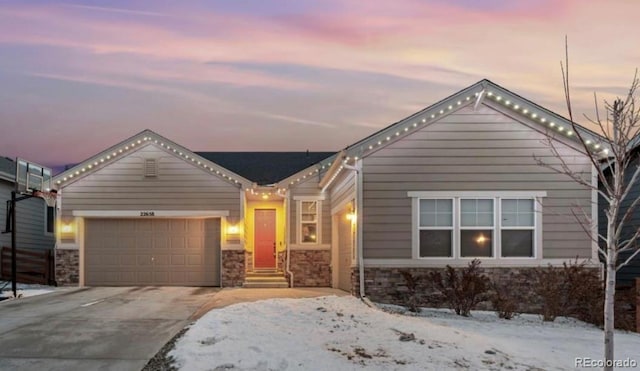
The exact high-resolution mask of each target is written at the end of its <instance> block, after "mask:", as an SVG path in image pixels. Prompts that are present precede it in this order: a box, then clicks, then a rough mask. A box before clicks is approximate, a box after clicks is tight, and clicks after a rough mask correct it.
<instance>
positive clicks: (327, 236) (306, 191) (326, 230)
mask: <svg viewBox="0 0 640 371" xmlns="http://www.w3.org/2000/svg"><path fill="white" fill-rule="evenodd" d="M319 182H320V179H319V176H318V175H317V174H316V175H313V176H311V177H310V178H309V179H307V180H305V181H302V182H301V183H299V184H296V185H294V186H292V188H291V201H292V202H291V219H290V220H291V228H290V229H291V231H290V233H291V235H290V237H291V243H292V244H297V243H298V229H299V226H298V201H296V200H294V197H296V196H324V200H322V213H321V216H320V217H321V221H320V222H321V227H320V228H321V230H320V233H321V241H320V243H321V244H330V243H331V197H330V195H329V194H328V193H324V194H323V193H322V189H321V188H319V187H318V184H319Z"/></svg>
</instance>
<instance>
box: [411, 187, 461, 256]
mask: <svg viewBox="0 0 640 371" xmlns="http://www.w3.org/2000/svg"><path fill="white" fill-rule="evenodd" d="M418 228H419V230H420V231H419V234H420V246H419V250H420V257H451V256H453V255H452V250H451V246H452V245H453V244H452V242H453V200H452V199H432V200H420V224H419V227H418Z"/></svg>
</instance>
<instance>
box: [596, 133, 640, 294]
mask: <svg viewBox="0 0 640 371" xmlns="http://www.w3.org/2000/svg"><path fill="white" fill-rule="evenodd" d="M638 140H640V137H637V138H636V140H634V141H632V143H638ZM631 153H632V154H633V157H634V160H633V161H632V162H631V163H630V164H629V167H628V169H627V171H626V172H625V182H629V181H630V180H631V177H632V176H633V173H634V171H635V169H636V168H637V166H638V165H639V164H640V158H639V157H638V154H640V146H638V145H637V144H636V145H635V146H634V147H633V148H632V149H631ZM607 170H608V169H604V171H605V175H609V173H608V171H607ZM601 187H602V184H601ZM638 197H640V183H637V182H636V184H635V185H634V186H633V187H632V189H631V191H630V192H629V194H628V195H627V198H625V200H624V201H623V202H622V207H621V208H620V216H622V215H624V214H625V213H626V212H627V210H628V209H629V206H630V205H631V203H632V202H633V201H634V200H636V199H638ZM598 206H599V207H600V213H599V215H598V217H599V220H598V226H599V233H600V234H601V235H603V236H606V235H607V217H606V215H605V212H604V210H605V209H606V208H607V206H608V205H607V204H606V202H605V201H604V199H603V198H602V197H599V199H598ZM639 228H640V208H636V209H635V210H634V211H633V212H632V213H631V217H630V218H629V219H628V220H627V221H626V222H625V223H624V227H623V229H622V235H621V236H620V241H625V240H627V239H629V238H631V237H632V236H633V234H634V233H635V232H636V231H637V230H638V229H639ZM638 245H640V242H636V246H638ZM601 246H602V247H604V246H605V244H604V243H602V244H601ZM639 248H640V247H639ZM633 252H634V251H633V250H632V251H626V252H623V253H620V255H619V256H618V264H621V263H622V262H624V261H626V260H627V259H628V258H629V257H630V256H631V255H632V254H633ZM636 278H640V254H638V255H636V256H635V257H634V258H633V259H632V260H631V261H630V262H629V263H628V264H627V265H625V266H624V267H622V268H620V269H619V270H618V272H617V273H616V282H617V284H618V286H621V287H622V286H633V285H634V282H635V279H636Z"/></svg>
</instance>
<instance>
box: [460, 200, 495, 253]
mask: <svg viewBox="0 0 640 371" xmlns="http://www.w3.org/2000/svg"><path fill="white" fill-rule="evenodd" d="M493 226H494V222H493V199H461V200H460V256H461V257H463V258H479V257H482V258H488V257H492V256H493V240H494V239H493Z"/></svg>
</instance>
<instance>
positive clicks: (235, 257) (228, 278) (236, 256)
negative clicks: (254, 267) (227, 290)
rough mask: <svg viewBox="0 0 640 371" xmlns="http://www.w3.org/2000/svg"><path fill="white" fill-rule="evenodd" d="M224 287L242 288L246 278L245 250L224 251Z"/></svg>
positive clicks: (222, 278) (222, 256) (222, 253)
mask: <svg viewBox="0 0 640 371" xmlns="http://www.w3.org/2000/svg"><path fill="white" fill-rule="evenodd" d="M220 258H221V259H222V272H221V273H222V274H221V276H222V277H221V281H222V282H221V283H220V284H221V286H222V287H240V286H242V284H243V283H244V277H245V252H244V250H222V251H221V254H220Z"/></svg>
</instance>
